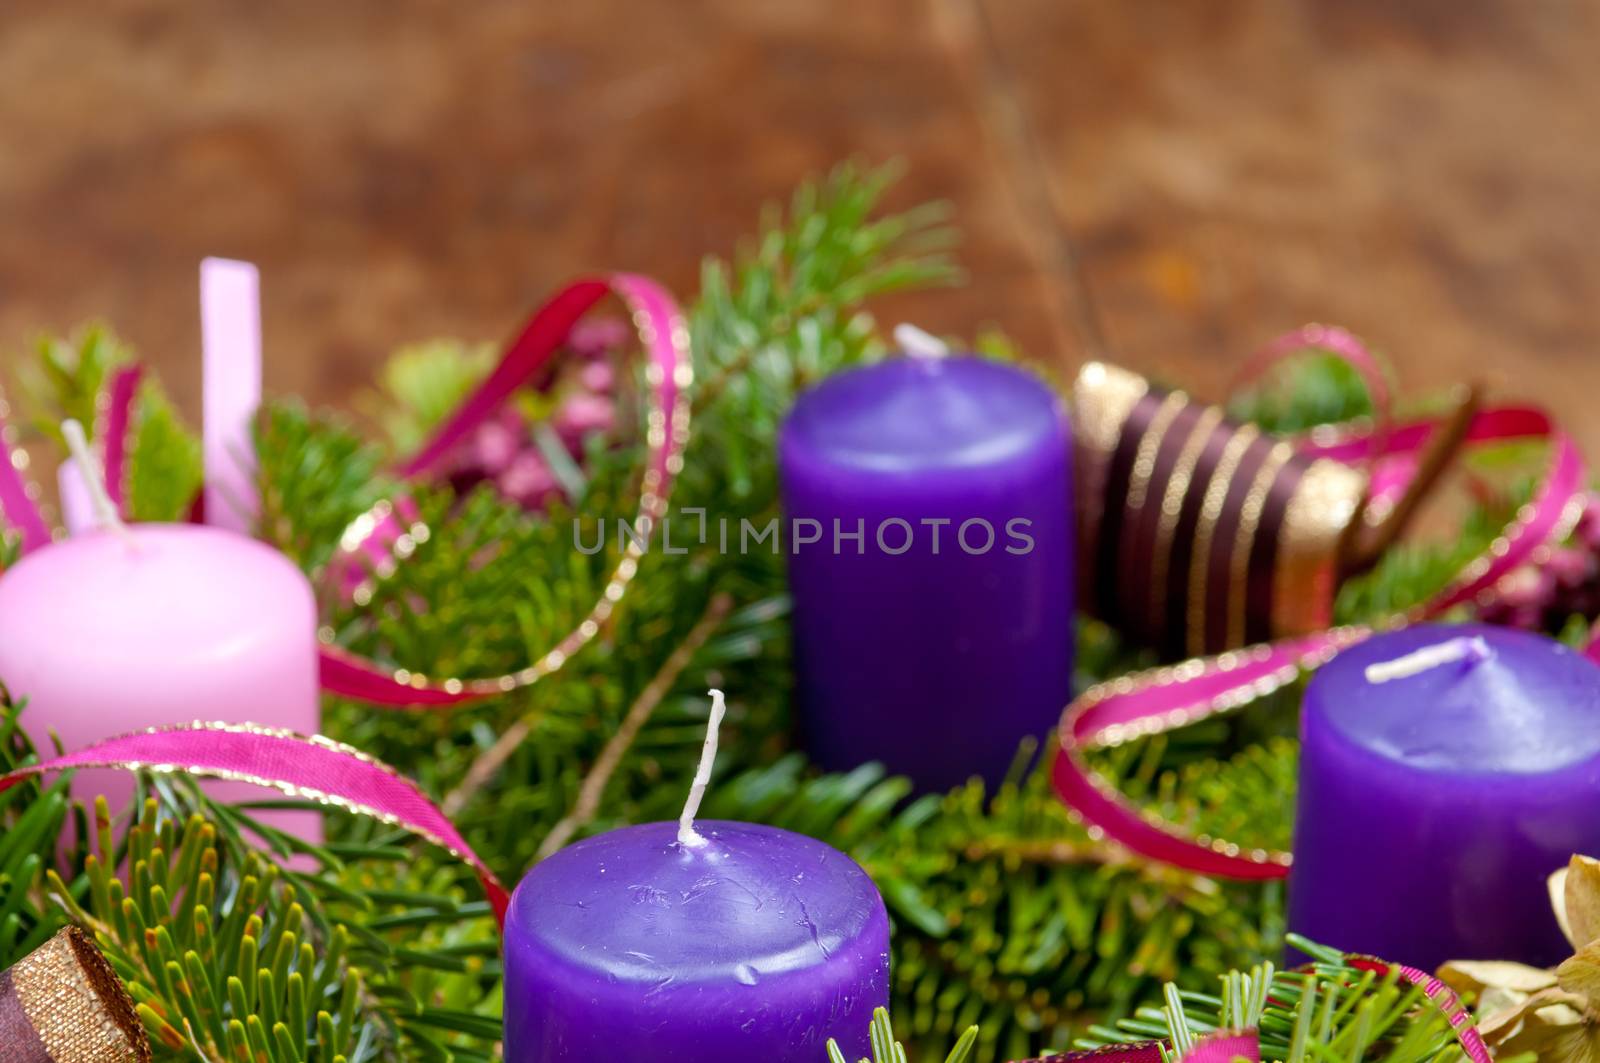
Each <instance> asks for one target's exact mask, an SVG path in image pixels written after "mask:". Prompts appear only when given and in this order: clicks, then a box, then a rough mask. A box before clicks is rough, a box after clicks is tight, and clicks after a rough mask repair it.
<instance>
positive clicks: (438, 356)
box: [362, 339, 495, 454]
mask: <svg viewBox="0 0 1600 1063" xmlns="http://www.w3.org/2000/svg"><path fill="white" fill-rule="evenodd" d="M494 362H495V350H494V347H493V346H491V345H490V344H487V343H474V344H466V343H462V342H460V341H459V340H448V339H438V340H432V341H430V342H427V343H416V344H411V345H409V346H406V347H402V348H400V349H399V350H398V351H396V352H395V353H394V354H393V355H392V356H391V357H390V358H389V361H388V362H387V363H385V365H384V367H383V370H382V372H381V373H380V374H379V377H378V385H377V389H376V391H375V392H374V394H373V395H372V396H371V397H370V398H368V399H367V400H366V401H365V402H363V403H362V405H363V408H364V409H365V411H366V412H368V413H370V414H371V416H372V418H373V419H374V420H375V421H376V422H377V423H378V427H379V428H381V429H382V430H383V433H384V436H385V437H386V438H387V441H388V445H389V448H390V450H391V451H393V452H394V453H396V454H410V453H411V452H413V451H415V450H417V449H418V448H419V447H421V446H422V444H423V443H424V442H426V441H427V438H428V433H429V432H431V431H432V430H433V429H434V427H436V426H437V425H439V424H440V423H442V422H443V421H444V419H445V418H446V417H448V416H449V415H450V414H452V413H454V412H455V410H456V409H457V408H458V407H459V406H460V405H461V403H462V402H463V401H464V400H465V399H466V397H467V396H468V395H469V394H470V393H471V392H472V389H473V388H475V387H477V385H478V383H479V382H480V381H481V380H482V379H483V378H484V377H485V376H487V375H488V374H489V370H490V369H492V368H494Z"/></svg>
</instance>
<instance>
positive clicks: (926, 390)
mask: <svg viewBox="0 0 1600 1063" xmlns="http://www.w3.org/2000/svg"><path fill="white" fill-rule="evenodd" d="M1065 424H1066V422H1065V415H1064V413H1063V412H1062V406H1061V403H1060V400H1059V399H1058V398H1057V396H1056V395H1055V394H1054V393H1053V392H1052V391H1051V390H1050V388H1049V387H1047V386H1046V385H1045V384H1044V382H1043V381H1041V380H1040V379H1038V378H1037V377H1035V376H1033V375H1032V374H1030V373H1028V372H1025V371H1024V370H1021V369H1018V368H1016V367H1014V366H1010V365H1006V364H1004V363H1002V362H996V361H992V360H989V359H986V358H978V357H975V356H972V355H962V356H955V357H949V358H895V359H892V360H890V361H886V362H880V363H878V364H876V365H870V366H864V367H862V368H859V369H853V370H850V371H849V372H844V373H838V374H836V375H834V376H831V377H829V378H828V379H826V380H824V381H823V382H822V383H820V384H818V385H817V386H816V387H814V388H812V389H811V390H810V391H808V392H806V393H805V394H804V395H801V396H800V398H799V400H798V401H796V403H795V406H794V410H793V412H792V413H790V415H789V419H788V421H787V422H786V423H785V425H784V429H783V440H782V444H781V445H782V446H784V448H785V449H786V450H788V451H789V454H790V456H791V458H792V457H794V456H795V455H796V453H797V451H796V450H795V449H793V448H795V447H796V446H798V450H799V451H800V452H803V453H804V454H805V455H807V456H809V459H810V460H812V461H815V462H816V463H818V464H820V465H824V466H831V467H843V468H855V469H864V470H870V471H875V472H888V473H897V472H912V471H917V470H921V469H947V470H959V469H984V468H986V467H989V466H992V465H993V464H995V463H997V462H1004V461H1008V460H1013V459H1016V458H1018V457H1022V456H1025V455H1028V454H1031V453H1032V452H1034V451H1036V450H1037V449H1038V447H1039V446H1040V444H1041V442H1044V441H1049V442H1050V443H1051V444H1052V445H1055V443H1056V441H1057V440H1060V439H1062V438H1064V436H1065V431H1066V429H1065Z"/></svg>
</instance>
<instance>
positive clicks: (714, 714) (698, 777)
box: [678, 689, 728, 849]
mask: <svg viewBox="0 0 1600 1063" xmlns="http://www.w3.org/2000/svg"><path fill="white" fill-rule="evenodd" d="M710 694H711V719H710V720H709V721H708V722H707V723H706V743H705V745H704V746H702V747H701V748H700V766H699V767H697V768H696V769H695V770H694V782H692V783H690V784H689V800H687V801H685V802H684V803H683V815H681V816H679V817H678V843H679V844H680V845H687V846H690V847H691V848H695V849H698V848H699V847H700V846H702V845H704V844H706V839H705V837H704V836H703V835H702V834H701V833H700V832H699V831H697V830H695V829H694V817H695V814H696V813H697V812H699V811H700V799H701V798H703V797H705V795H706V786H707V785H708V784H710V782H711V765H712V764H713V763H715V762H716V759H717V729H718V728H720V727H721V726H722V716H723V714H724V713H725V712H727V711H728V705H727V702H726V701H725V700H724V698H723V696H722V691H720V690H716V689H713V690H711V691H710Z"/></svg>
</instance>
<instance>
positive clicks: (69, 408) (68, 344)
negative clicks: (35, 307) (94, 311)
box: [14, 325, 134, 447]
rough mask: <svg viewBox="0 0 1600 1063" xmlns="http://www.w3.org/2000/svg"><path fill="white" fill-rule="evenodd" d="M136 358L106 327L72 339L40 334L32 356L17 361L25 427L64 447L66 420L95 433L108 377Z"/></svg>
mask: <svg viewBox="0 0 1600 1063" xmlns="http://www.w3.org/2000/svg"><path fill="white" fill-rule="evenodd" d="M133 357H134V354H133V351H132V349H131V348H129V347H127V346H126V345H125V344H123V343H122V341H121V340H119V339H117V337H116V336H114V335H112V333H111V332H110V330H109V329H107V328H106V327H105V326H104V325H88V326H85V327H84V328H81V329H79V330H78V331H77V332H75V333H73V335H72V336H70V337H61V338H58V337H54V336H44V337H40V338H39V339H38V340H36V341H35V342H34V351H33V357H31V358H18V359H16V360H15V363H14V364H16V365H17V367H18V377H19V381H18V382H19V383H20V384H21V386H22V398H23V400H24V408H25V413H26V417H25V418H24V421H23V424H24V426H25V427H26V428H27V429H28V430H29V431H30V432H31V433H33V434H35V435H39V436H43V437H45V438H48V439H52V440H54V441H55V442H56V443H57V444H58V445H61V446H63V447H64V446H65V442H66V441H65V440H64V439H62V437H61V422H62V421H63V420H65V419H67V418H69V417H71V418H74V419H76V420H77V421H78V422H79V423H81V424H82V425H83V427H84V430H85V431H91V430H92V428H93V425H94V423H95V419H96V414H97V413H98V411H97V410H96V408H95V404H96V402H97V400H98V398H99V395H100V392H101V389H102V387H103V386H104V384H105V382H106V379H107V378H108V377H109V376H110V374H111V371H112V370H113V369H115V368H116V367H118V366H120V365H124V364H126V363H128V362H130V361H132V360H133Z"/></svg>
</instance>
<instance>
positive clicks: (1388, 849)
mask: <svg viewBox="0 0 1600 1063" xmlns="http://www.w3.org/2000/svg"><path fill="white" fill-rule="evenodd" d="M1301 732H1302V739H1303V749H1302V752H1301V760H1300V803H1299V810H1298V817H1297V819H1296V824H1295V838H1294V856H1295V859H1294V872H1293V875H1292V876H1291V878H1290V883H1289V927H1290V929H1292V930H1294V931H1297V932H1298V933H1301V934H1304V935H1306V936H1307V937H1309V938H1311V939H1313V940H1315V941H1319V942H1322V943H1324V944H1328V945H1333V946H1335V947H1338V948H1342V949H1346V950H1350V951H1354V952H1364V953H1372V954H1375V955H1378V956H1381V957H1383V958H1384V959H1389V960H1395V961H1398V962H1401V963H1408V964H1411V965H1413V966H1417V967H1421V968H1423V969H1424V970H1432V969H1434V968H1435V967H1437V966H1438V965H1439V964H1441V963H1443V962H1444V961H1446V960H1452V959H1471V960H1477V959H1507V960H1521V961H1523V962H1526V963H1533V964H1538V965H1540V966H1545V965H1549V964H1554V963H1555V962H1557V961H1559V960H1560V959H1561V958H1563V957H1564V956H1566V955H1567V954H1568V953H1570V952H1571V949H1570V948H1568V947H1567V946H1566V944H1565V942H1564V941H1563V939H1562V936H1561V931H1560V930H1559V929H1557V927H1556V923H1555V920H1554V918H1552V916H1551V915H1550V903H1549V900H1548V899H1547V897H1546V892H1545V878H1546V876H1547V875H1549V873H1550V872H1552V871H1554V870H1555V869H1556V868H1558V867H1565V866H1566V864H1567V860H1568V857H1570V856H1571V855H1572V854H1573V853H1595V852H1600V814H1597V812H1596V810H1597V809H1600V668H1596V667H1595V666H1594V665H1593V664H1591V663H1590V662H1589V661H1588V660H1586V659H1585V658H1583V657H1581V656H1580V655H1578V654H1576V653H1574V652H1572V651H1571V650H1569V649H1567V648H1566V647H1564V646H1562V645H1560V644H1559V643H1556V642H1553V641H1551V640H1550V639H1547V638H1544V637H1542V636H1539V635H1531V634H1527V633H1525V632H1519V631H1511V630H1507V629H1504V628H1493V627H1487V626H1483V625H1467V626H1461V627H1444V626H1436V625H1424V626H1418V627H1412V628H1406V629H1404V630H1400V631H1395V632H1391V633H1388V634H1383V635H1378V636H1375V637H1374V638H1371V639H1369V640H1367V641H1366V642H1363V643H1361V644H1359V645H1357V646H1355V647H1353V648H1351V649H1348V650H1346V651H1344V652H1343V653H1341V654H1340V655H1339V656H1338V657H1336V658H1334V660H1333V661H1332V662H1330V663H1329V664H1328V665H1326V666H1325V667H1323V668H1322V670H1321V671H1319V672H1318V673H1317V674H1316V676H1315V677H1313V678H1312V680H1311V683H1310V685H1309V686H1308V687H1307V689H1306V696H1305V709H1304V711H1303V714H1302V717H1301Z"/></svg>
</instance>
